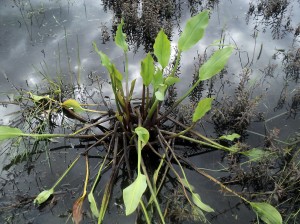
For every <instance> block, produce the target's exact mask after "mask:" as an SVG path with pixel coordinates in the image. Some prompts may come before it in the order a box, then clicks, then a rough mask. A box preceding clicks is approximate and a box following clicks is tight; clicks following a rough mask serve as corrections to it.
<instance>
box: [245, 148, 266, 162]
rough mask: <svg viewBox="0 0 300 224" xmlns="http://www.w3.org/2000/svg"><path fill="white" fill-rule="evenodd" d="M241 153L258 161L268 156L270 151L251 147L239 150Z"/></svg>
mask: <svg viewBox="0 0 300 224" xmlns="http://www.w3.org/2000/svg"><path fill="white" fill-rule="evenodd" d="M241 154H243V155H245V156H247V157H248V158H249V159H250V160H251V161H260V160H263V159H265V158H267V157H269V156H270V154H271V152H268V151H265V150H262V149H258V148H253V149H250V150H248V151H245V152H241Z"/></svg>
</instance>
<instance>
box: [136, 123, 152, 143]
mask: <svg viewBox="0 0 300 224" xmlns="http://www.w3.org/2000/svg"><path fill="white" fill-rule="evenodd" d="M134 131H135V133H136V134H137V135H138V140H139V141H142V143H143V144H142V145H143V147H144V146H145V145H146V144H147V142H148V141H149V138H150V134H149V131H148V130H147V129H146V128H144V127H137V128H135V130H134Z"/></svg>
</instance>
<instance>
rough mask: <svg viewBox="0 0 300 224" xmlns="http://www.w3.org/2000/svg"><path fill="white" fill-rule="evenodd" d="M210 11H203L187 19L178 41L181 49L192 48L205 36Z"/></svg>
mask: <svg viewBox="0 0 300 224" xmlns="http://www.w3.org/2000/svg"><path fill="white" fill-rule="evenodd" d="M208 12H209V11H203V12H201V13H199V14H198V15H196V16H193V17H192V18H190V19H189V20H188V21H187V24H186V26H185V28H184V30H183V32H182V34H181V36H180V38H179V41H178V49H179V51H186V50H188V49H190V48H191V47H192V46H194V45H195V44H196V43H197V42H198V41H199V40H200V39H201V38H202V37H203V35H204V32H205V28H206V27H207V25H208Z"/></svg>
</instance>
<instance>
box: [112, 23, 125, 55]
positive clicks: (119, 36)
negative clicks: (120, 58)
mask: <svg viewBox="0 0 300 224" xmlns="http://www.w3.org/2000/svg"><path fill="white" fill-rule="evenodd" d="M123 25H124V21H123V19H122V20H121V23H120V24H119V25H118V28H117V32H116V37H115V42H116V44H117V45H118V46H119V47H120V48H122V49H123V51H125V52H127V51H128V44H127V43H126V34H125V33H123Z"/></svg>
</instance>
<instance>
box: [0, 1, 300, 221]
mask: <svg viewBox="0 0 300 224" xmlns="http://www.w3.org/2000/svg"><path fill="white" fill-rule="evenodd" d="M121 2H123V3H121ZM127 2H128V3H127ZM129 2H130V1H110V0H102V1H99V0H97V1H94V0H78V1H76V0H68V1H59V0H57V1H51V0H49V1H40V0H31V1H29V0H23V1H21V0H14V1H11V0H2V1H1V2H0V59H1V60H0V73H1V74H0V86H1V93H2V94H1V100H2V101H8V100H12V99H14V98H16V97H17V95H16V90H15V88H18V89H22V88H24V89H27V90H35V89H36V88H38V89H42V87H43V86H46V84H47V82H46V81H45V77H43V76H42V75H40V74H39V71H42V73H43V74H46V75H47V76H49V77H56V76H57V75H60V76H61V77H62V78H63V79H65V80H69V81H72V82H74V83H80V84H84V85H87V86H91V93H93V91H96V92H97V87H94V86H92V82H91V77H96V76H97V75H99V76H101V77H102V78H103V80H105V79H106V78H107V77H106V75H105V70H104V69H102V68H101V66H100V65H99V64H100V63H99V59H98V56H97V55H96V54H95V52H94V51H93V48H92V42H93V41H95V42H96V43H97V45H98V47H99V49H100V50H102V51H104V52H106V54H107V55H109V56H110V58H111V59H112V60H113V61H114V63H116V64H117V66H118V67H119V68H120V70H122V69H123V57H122V52H121V51H120V50H119V49H118V48H117V47H115V45H114V43H113V36H114V32H115V30H116V22H117V20H118V18H119V17H120V14H121V13H122V15H123V17H125V20H126V18H127V21H128V23H127V26H125V28H126V32H127V36H128V39H129V41H130V48H131V53H130V55H129V60H130V66H129V71H130V72H129V73H130V75H131V76H130V79H133V78H136V77H139V70H140V62H139V61H140V59H141V58H143V57H144V56H145V51H149V50H150V49H151V47H152V45H153V39H154V38H155V36H156V33H157V32H158V31H159V29H160V28H161V27H164V29H165V31H166V33H167V34H168V35H169V37H170V39H171V40H172V41H173V46H176V43H177V40H178V37H179V32H180V31H181V30H182V27H183V24H185V22H186V20H187V19H188V18H190V16H191V15H193V14H195V13H196V12H198V11H200V10H203V9H206V8H209V9H210V10H211V14H210V24H209V26H208V28H207V31H206V35H205V37H204V38H203V40H201V42H200V43H199V44H198V45H197V46H196V47H194V48H193V49H192V50H190V51H188V52H186V53H184V54H183V57H182V60H181V69H180V73H181V75H182V76H184V78H183V81H182V84H181V85H179V86H178V87H177V91H178V93H179V94H180V92H183V91H184V90H185V89H186V88H187V86H188V85H189V84H190V83H191V82H192V81H193V73H194V71H195V67H194V64H197V63H198V62H199V60H198V56H197V54H198V53H199V55H202V54H203V52H204V51H206V50H207V51H206V52H207V53H208V54H210V53H211V48H208V49H207V46H209V45H210V44H211V43H212V42H213V41H214V40H219V39H221V38H224V40H225V43H230V44H233V45H234V46H235V47H236V51H235V54H234V55H233V56H232V57H231V59H230V62H229V65H228V68H227V70H226V72H225V73H224V74H223V75H224V77H223V78H222V79H221V78H217V79H216V80H215V82H214V83H205V86H204V87H203V88H204V91H203V92H202V95H207V94H210V95H212V96H214V97H216V102H217V103H216V106H222V102H223V100H224V99H225V98H228V97H232V98H231V99H230V100H234V98H233V95H234V94H235V93H236V87H237V85H238V84H239V82H240V80H241V79H242V74H245V73H247V72H249V81H248V82H247V85H246V87H245V88H248V89H249V90H250V89H251V88H254V87H255V88H254V90H253V95H252V98H255V96H260V95H262V99H263V100H262V101H260V102H259V103H258V106H257V109H256V114H261V115H262V116H263V117H264V119H265V122H261V121H259V120H258V118H257V116H256V117H254V118H252V119H251V123H250V124H249V125H248V126H247V127H246V129H247V131H248V132H247V131H246V132H247V133H248V136H247V143H248V144H250V145H251V146H252V147H259V146H261V145H263V144H264V137H261V136H259V134H262V135H265V134H266V132H271V131H272V130H277V129H278V130H280V132H279V133H278V136H277V137H278V138H279V139H281V140H283V141H284V140H286V139H287V138H288V137H290V136H292V135H294V134H295V133H296V132H299V123H300V122H299V115H297V112H299V102H298V103H297V102H295V99H298V98H297V96H298V95H299V94H300V93H299V91H300V87H299V77H300V76H299V74H300V60H299V58H300V52H299V45H300V43H299V41H300V36H299V33H300V31H299V30H300V14H299V13H298V9H299V7H300V3H299V1H269V3H270V5H269V6H268V7H267V6H266V5H265V4H266V2H268V1H263V0H256V1H248V0H247V1H245V0H239V1H231V0H224V1H183V2H182V1H160V2H159V3H154V2H152V3H151V1H150V3H149V2H148V1H144V3H142V2H141V1H132V2H131V3H129ZM170 3H171V4H170ZM271 3H272V4H271ZM78 58H80V63H79V61H78ZM78 71H80V72H78ZM70 77H72V80H71V79H70ZM76 79H77V80H76ZM139 84H141V83H140V82H139V83H137V84H136V86H141V85H139ZM102 91H103V92H104V93H105V95H107V96H112V93H111V92H110V91H109V86H108V85H104V86H103V89H102ZM139 91H141V89H136V92H137V93H139ZM297 94H298V95H297ZM79 95H80V94H78V97H79ZM192 99H193V100H197V99H198V98H197V94H195V98H192ZM298 101H299V99H298ZM15 110H18V107H17V106H15V105H9V106H7V107H6V106H5V107H4V106H3V107H1V108H0V113H1V114H2V115H3V116H1V123H2V124H8V123H10V122H12V119H15V117H14V115H9V114H10V113H12V112H14V111H15ZM4 115H8V116H4ZM202 127H205V130H204V131H205V132H206V134H208V135H212V136H215V132H218V130H217V129H216V128H215V126H214V125H213V124H212V122H211V120H210V119H206V120H205V121H204V122H203V126H202ZM202 127H200V130H202ZM202 131H203V130H202ZM223 131H224V130H223ZM225 131H226V130H225ZM74 145H77V142H70V141H61V142H59V143H51V144H46V145H44V146H39V147H48V148H49V149H53V148H58V147H59V146H62V148H63V149H62V150H52V151H51V152H50V153H49V154H48V155H47V154H44V153H43V154H41V155H39V154H36V155H34V156H33V159H32V161H24V162H22V163H20V164H18V165H16V166H12V167H11V168H10V169H8V170H3V171H2V172H1V179H0V183H1V188H0V193H1V199H0V221H1V223H71V222H72V221H71V215H70V214H71V213H70V211H71V209H72V203H73V202H74V200H75V199H76V198H77V197H78V196H79V195H80V194H81V189H82V185H83V180H84V176H85V171H84V163H83V161H82V162H81V164H78V165H76V168H75V169H74V170H72V171H71V173H69V174H68V178H67V179H66V180H65V181H64V183H63V184H64V185H62V186H61V187H60V188H59V193H58V194H57V196H56V197H55V198H54V200H53V201H52V202H51V203H50V204H48V205H47V206H45V207H43V208H41V209H38V208H35V207H34V206H33V205H32V201H30V200H28V203H27V201H26V200H25V201H24V200H23V201H22V199H30V198H32V197H34V196H35V195H36V194H37V193H38V192H39V191H41V190H42V189H44V188H49V187H51V186H52V185H53V183H54V182H55V181H56V180H57V178H58V177H59V176H60V175H61V173H62V172H63V171H64V170H65V169H66V168H67V166H68V165H69V164H70V162H71V161H72V160H73V159H74V158H75V157H76V155H77V152H78V151H79V150H78V149H77V148H73V146H74ZM22 147H24V148H25V149H26V147H32V145H24V146H22ZM82 147H84V146H82ZM24 148H23V150H24ZM9 149H10V147H8V146H3V148H2V150H1V151H0V153H1V154H0V169H1V170H2V169H3V168H4V167H5V166H7V165H8V164H9V163H10V160H11V158H13V157H14V156H15V155H16V154H17V152H11V151H9ZM20 150H21V149H20ZM191 153H195V156H193V157H191V158H190V159H191V160H192V161H193V162H194V163H195V164H196V165H197V166H199V167H203V168H207V169H212V170H219V169H222V168H223V166H224V165H226V164H222V163H221V162H220V159H221V158H222V154H220V153H219V152H210V153H205V154H203V155H197V151H195V152H194V151H193V152H191ZM48 158H50V159H48ZM49 161H50V162H49ZM208 161H209V162H208ZM91 163H92V164H91V167H95V166H96V165H97V158H95V160H94V161H91ZM187 172H188V171H187ZM187 174H188V178H189V177H190V178H189V179H190V180H191V184H192V185H194V186H195V187H196V188H197V190H198V191H199V192H201V193H200V194H201V196H202V199H203V201H205V202H207V203H208V204H210V205H211V206H212V207H213V208H215V210H216V213H215V214H213V215H208V218H209V220H210V222H211V223H250V221H251V220H255V214H254V213H253V212H252V211H251V210H249V208H248V207H246V206H245V205H244V204H241V202H240V200H239V199H237V198H234V197H231V196H225V197H224V193H223V192H220V191H219V187H218V186H215V185H214V184H212V183H211V182H210V181H209V180H207V179H205V178H203V177H200V176H198V175H196V176H195V174H194V173H193V172H188V173H187ZM211 174H212V175H215V176H216V177H222V176H223V175H224V176H226V175H227V174H226V173H225V174H222V173H219V172H211ZM105 178H106V179H105ZM108 178H109V174H107V176H104V177H103V179H102V180H101V183H102V181H103V183H102V184H104V183H105V180H107V179H108ZM118 184H120V183H118ZM100 186H101V184H100ZM233 187H234V188H235V189H236V190H237V191H238V192H239V191H243V190H245V189H241V188H240V187H238V186H233ZM225 195H226V194H225ZM99 198H100V197H99ZM120 201H121V190H120V189H118V188H117V187H116V188H115V191H114V192H113V196H112V203H111V205H110V210H109V212H108V214H107V216H106V220H105V223H134V220H135V217H132V216H131V217H126V216H125V215H124V210H123V208H122V206H119V204H120V203H121V202H120ZM84 208H85V220H84V223H93V222H94V220H93V219H92V218H91V214H90V212H89V209H88V204H87V203H86V204H85V207H84ZM116 214H117V215H116Z"/></svg>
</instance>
